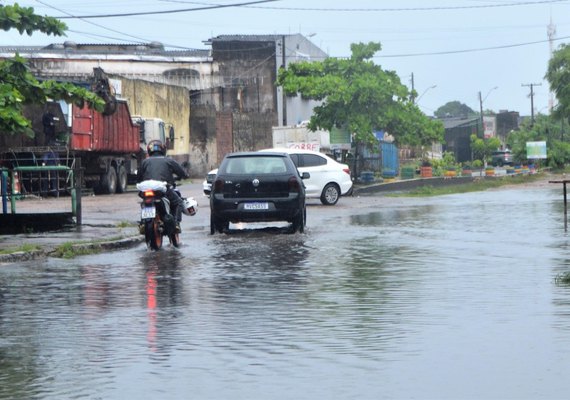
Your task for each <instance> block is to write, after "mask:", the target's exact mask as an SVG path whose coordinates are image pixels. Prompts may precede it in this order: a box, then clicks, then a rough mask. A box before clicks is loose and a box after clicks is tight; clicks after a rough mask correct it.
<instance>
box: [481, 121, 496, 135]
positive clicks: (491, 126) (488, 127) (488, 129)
mask: <svg viewBox="0 0 570 400" xmlns="http://www.w3.org/2000/svg"><path fill="white" fill-rule="evenodd" d="M483 135H484V137H485V139H488V138H492V137H495V136H497V117H495V116H492V115H484V116H483Z"/></svg>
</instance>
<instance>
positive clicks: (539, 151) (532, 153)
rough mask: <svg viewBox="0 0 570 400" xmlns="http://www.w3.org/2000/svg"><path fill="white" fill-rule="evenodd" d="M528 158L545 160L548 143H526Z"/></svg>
mask: <svg viewBox="0 0 570 400" xmlns="http://www.w3.org/2000/svg"><path fill="white" fill-rule="evenodd" d="M526 158H528V159H529V160H545V159H546V142H526Z"/></svg>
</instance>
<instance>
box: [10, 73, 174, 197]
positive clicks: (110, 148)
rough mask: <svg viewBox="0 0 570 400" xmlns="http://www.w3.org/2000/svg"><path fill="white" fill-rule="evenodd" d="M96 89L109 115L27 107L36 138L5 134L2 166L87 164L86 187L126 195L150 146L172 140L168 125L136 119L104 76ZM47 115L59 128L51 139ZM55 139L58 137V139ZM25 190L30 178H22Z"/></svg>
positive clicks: (86, 109) (56, 106)
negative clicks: (51, 160)
mask: <svg viewBox="0 0 570 400" xmlns="http://www.w3.org/2000/svg"><path fill="white" fill-rule="evenodd" d="M95 76H96V79H95V83H93V86H92V87H93V90H94V91H95V92H96V93H98V94H100V93H104V94H105V95H104V96H103V95H102V97H103V98H105V99H106V100H107V106H106V108H105V110H104V111H103V112H97V111H95V110H93V109H90V108H89V107H88V106H87V105H85V106H83V107H79V106H77V105H76V104H66V103H55V102H50V103H48V104H47V105H46V107H45V108H46V109H45V110H44V108H43V106H39V105H26V106H25V107H24V114H25V115H26V116H28V117H29V118H30V119H31V121H32V125H33V130H34V132H35V136H34V137H33V138H29V137H25V136H24V135H2V134H0V161H2V160H3V162H2V164H3V166H6V167H8V168H10V167H13V166H41V165H42V160H43V158H44V157H45V155H46V154H50V155H53V158H54V159H55V160H57V163H58V164H60V165H66V166H68V167H74V166H76V165H77V164H78V163H79V162H80V163H81V169H82V178H83V181H82V182H81V185H82V186H84V187H88V188H92V189H93V190H94V191H95V192H97V193H103V194H113V193H122V192H125V191H126V189H127V185H128V182H130V181H132V182H134V181H135V180H136V171H137V168H138V166H139V165H140V162H141V161H142V160H143V159H144V157H145V156H146V153H145V151H146V143H148V142H150V141H151V140H154V139H158V140H161V141H162V142H163V143H165V141H166V135H165V126H164V122H163V121H162V120H161V119H159V118H146V117H142V116H131V113H130V110H129V106H128V104H127V101H126V100H121V99H117V98H115V97H114V96H113V95H111V94H110V93H111V89H110V87H109V86H108V80H106V77H105V75H104V73H103V72H102V71H98V72H97V73H96V74H95ZM42 114H49V115H51V116H52V120H53V121H54V123H55V126H54V127H53V131H55V134H51V133H50V137H49V138H48V136H47V134H46V132H45V126H44V128H43V131H42V126H43V125H42ZM53 135H55V137H53V138H52V136H53ZM20 180H21V181H22V184H23V186H24V187H23V189H24V190H27V191H30V192H32V191H33V190H32V188H28V187H26V182H27V181H29V180H31V179H26V176H23V177H21V178H20Z"/></svg>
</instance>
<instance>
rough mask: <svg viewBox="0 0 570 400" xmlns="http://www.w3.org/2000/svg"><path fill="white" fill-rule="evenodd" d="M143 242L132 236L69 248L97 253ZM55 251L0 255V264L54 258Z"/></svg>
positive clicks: (18, 252) (53, 249)
mask: <svg viewBox="0 0 570 400" xmlns="http://www.w3.org/2000/svg"><path fill="white" fill-rule="evenodd" d="M142 242H144V237H141V236H132V237H127V238H123V239H118V240H109V241H106V242H96V243H89V242H88V243H76V244H73V245H72V246H71V248H72V249H73V250H74V251H77V252H81V251H89V252H99V251H103V250H119V249H126V248H129V247H134V246H137V245H139V244H140V243H142ZM56 253H57V251H56V249H55V248H53V247H50V248H49V249H44V250H35V251H17V252H14V253H9V254H0V264H11V263H16V262H23V261H33V260H38V259H45V258H48V257H56Z"/></svg>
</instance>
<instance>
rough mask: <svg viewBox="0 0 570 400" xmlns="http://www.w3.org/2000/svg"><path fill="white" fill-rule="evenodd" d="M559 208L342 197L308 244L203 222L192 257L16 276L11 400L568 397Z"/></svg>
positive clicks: (6, 371)
mask: <svg viewBox="0 0 570 400" xmlns="http://www.w3.org/2000/svg"><path fill="white" fill-rule="evenodd" d="M562 200H563V198H562V191H561V188H560V187H558V186H556V185H550V186H541V187H526V188H525V187H513V188H511V189H501V190H490V191H486V192H477V193H469V194H457V195H450V196H441V197H433V198H387V197H382V196H375V197H374V198H373V199H372V198H371V200H370V206H362V204H365V203H367V201H368V200H366V198H364V199H363V198H360V199H357V198H343V199H341V201H340V202H339V204H338V205H337V206H335V207H324V206H320V205H319V204H318V203H311V205H310V207H309V208H308V211H307V231H306V233H305V234H295V235H290V234H282V233H281V232H279V231H276V230H265V229H263V230H246V231H235V230H234V231H232V232H230V233H229V234H224V235H214V236H211V235H209V225H208V224H206V221H209V218H208V216H209V210H208V208H207V206H205V205H204V206H202V208H201V209H200V210H199V213H200V215H201V217H200V218H201V219H199V220H198V219H197V220H196V221H199V224H195V225H194V226H193V227H192V228H189V229H185V230H184V232H183V234H182V240H183V243H184V244H183V246H182V247H181V248H180V249H173V248H169V247H167V248H165V249H163V250H162V251H160V252H157V253H151V252H149V251H147V250H146V248H145V246H144V245H140V246H138V247H136V248H133V249H129V250H124V251H118V252H112V253H109V254H100V255H92V256H83V257H78V258H76V259H73V260H61V259H48V260H45V261H36V262H30V263H27V264H21V265H9V266H3V267H2V268H0V332H1V336H0V370H1V372H0V398H3V399H23V398H28V399H135V398H136V399H157V398H170V399H379V398H391V399H564V398H567V397H568V393H569V392H570V380H569V379H568V371H570V287H567V286H559V285H556V284H555V282H554V278H555V277H556V276H557V275H558V274H559V273H563V272H567V271H569V270H570V237H569V235H568V233H567V232H565V229H564V219H563V215H564V213H563V201H562ZM203 202H204V201H203ZM356 202H358V204H360V206H359V207H357V208H355V207H352V204H353V203H356ZM204 204H205V202H204ZM188 226H189V227H190V226H191V225H188Z"/></svg>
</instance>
